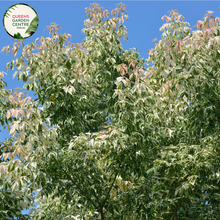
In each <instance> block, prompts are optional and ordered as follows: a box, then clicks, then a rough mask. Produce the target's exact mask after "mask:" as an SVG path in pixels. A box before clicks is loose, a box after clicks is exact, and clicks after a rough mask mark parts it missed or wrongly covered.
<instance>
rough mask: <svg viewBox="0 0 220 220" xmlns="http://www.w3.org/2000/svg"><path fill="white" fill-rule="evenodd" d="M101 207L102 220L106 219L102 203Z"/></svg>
mask: <svg viewBox="0 0 220 220" xmlns="http://www.w3.org/2000/svg"><path fill="white" fill-rule="evenodd" d="M99 208H100V215H101V220H104V219H105V218H104V213H103V206H102V205H99Z"/></svg>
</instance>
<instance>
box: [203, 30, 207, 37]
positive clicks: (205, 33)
mask: <svg viewBox="0 0 220 220" xmlns="http://www.w3.org/2000/svg"><path fill="white" fill-rule="evenodd" d="M203 37H204V39H206V37H207V31H204V35H203Z"/></svg>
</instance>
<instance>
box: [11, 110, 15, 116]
mask: <svg viewBox="0 0 220 220" xmlns="http://www.w3.org/2000/svg"><path fill="white" fill-rule="evenodd" d="M10 111H11V114H12V116H14V114H15V109H13V108H12V109H11V110H10Z"/></svg>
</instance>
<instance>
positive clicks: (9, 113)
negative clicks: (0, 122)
mask: <svg viewBox="0 0 220 220" xmlns="http://www.w3.org/2000/svg"><path fill="white" fill-rule="evenodd" d="M6 117H7V119H9V118H10V117H11V112H10V110H9V111H7V114H6Z"/></svg>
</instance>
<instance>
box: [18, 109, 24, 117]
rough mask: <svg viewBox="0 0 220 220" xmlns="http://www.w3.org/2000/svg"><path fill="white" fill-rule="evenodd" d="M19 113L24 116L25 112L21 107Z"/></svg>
mask: <svg viewBox="0 0 220 220" xmlns="http://www.w3.org/2000/svg"><path fill="white" fill-rule="evenodd" d="M19 114H20V115H22V116H23V117H25V112H24V110H23V109H20V110H19Z"/></svg>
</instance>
